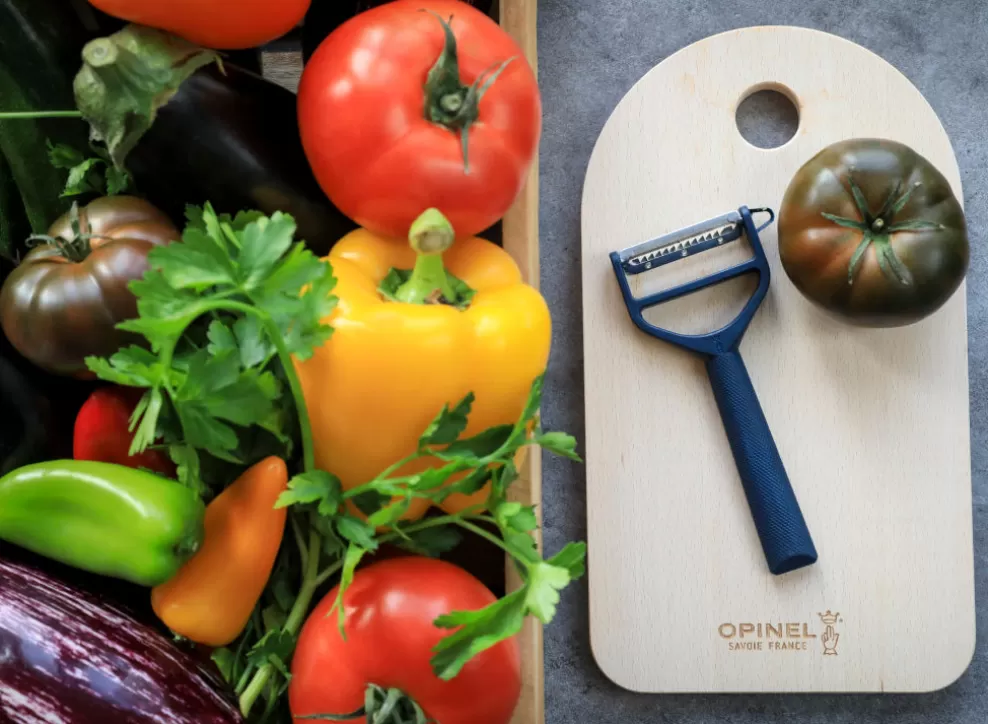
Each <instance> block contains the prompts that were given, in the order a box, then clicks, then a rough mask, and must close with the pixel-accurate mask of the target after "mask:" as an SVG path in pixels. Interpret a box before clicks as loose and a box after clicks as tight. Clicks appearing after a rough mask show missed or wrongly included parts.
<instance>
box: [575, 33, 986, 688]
mask: <svg viewBox="0 0 988 724" xmlns="http://www.w3.org/2000/svg"><path fill="white" fill-rule="evenodd" d="M862 78H867V79H868V82H867V83H863V82H861V79H862ZM762 87H775V88H779V89H782V90H784V92H786V93H787V94H788V95H790V96H791V97H792V98H793V99H794V100H795V102H796V104H797V107H798V108H799V112H800V123H799V129H798V131H797V134H796V136H795V137H794V138H793V139H792V140H791V141H789V142H788V143H787V144H785V145H783V146H782V147H780V148H777V149H770V150H764V149H757V148H755V147H753V146H751V145H749V144H748V143H747V142H746V141H744V140H743V139H742V138H741V136H740V134H739V133H738V130H737V127H736V124H735V119H734V113H735V110H736V108H737V105H738V103H739V102H740V101H741V100H742V99H743V98H744V97H745V96H746V95H748V94H749V93H750V92H752V91H753V90H755V89H759V88H762ZM861 136H881V137H887V138H893V139H896V140H899V141H902V142H904V143H906V144H908V145H910V146H912V147H913V148H915V149H916V150H917V151H919V152H920V153H921V154H923V155H924V156H926V157H927V158H928V159H929V160H931V161H932V162H933V164H934V165H935V166H937V167H938V168H939V169H940V170H941V171H942V172H943V173H944V174H945V175H946V177H947V179H948V180H949V181H950V183H951V185H952V186H953V189H954V192H955V194H956V195H957V196H958V198H962V194H961V187H960V178H959V173H958V168H957V163H956V160H955V158H954V156H953V152H952V149H951V145H950V142H949V140H948V138H947V136H946V133H945V132H944V130H943V128H942V126H941V124H940V122H939V121H938V119H937V117H936V115H935V113H934V112H933V110H932V109H931V108H930V106H929V104H928V103H927V102H926V101H925V100H924V99H923V97H922V96H921V95H920V93H919V92H918V91H917V90H916V89H915V87H914V86H912V85H911V84H910V83H909V82H908V80H907V79H906V78H905V77H904V76H902V75H901V74H900V73H899V72H898V71H896V70H895V69H894V68H893V67H892V66H890V65H888V64H887V63H886V62H885V61H883V60H882V59H880V58H879V57H877V56H875V55H874V54H872V53H871V52H869V51H867V50H865V49H863V48H861V47H859V46H857V45H854V44H852V43H850V42H848V41H845V40H842V39H839V38H837V37H834V36H831V35H827V34H824V33H821V32H818V31H813V30H807V29H801V28H781V27H762V28H749V29H744V30H738V31H732V32H729V33H726V34H723V35H718V36H714V37H712V38H708V39H705V40H703V41H700V42H699V43H696V44H695V45H692V46H689V47H688V48H685V49H683V50H682V51H680V52H679V53H676V54H675V55H673V56H670V57H669V58H667V59H666V60H665V61H663V62H662V63H661V64H660V65H659V66H657V67H656V68H654V69H653V70H652V71H650V72H649V73H648V74H647V75H646V76H645V77H644V78H643V79H642V80H641V81H640V82H639V83H638V84H637V85H636V86H635V87H634V88H633V89H632V90H631V91H630V92H629V93H628V94H627V95H626V96H625V98H624V99H623V100H622V101H621V102H620V104H619V105H618V106H617V108H616V109H615V111H614V113H613V115H612V116H611V118H610V119H609V121H608V122H607V124H606V125H605V127H604V129H603V131H602V132H601V134H600V137H599V139H598V142H597V145H596V147H595V149H594V152H593V155H592V158H591V161H590V164H589V169H588V171H587V176H586V181H585V186H584V196H583V208H582V224H583V240H582V244H583V307H584V319H583V322H584V340H585V344H584V354H585V385H586V421H587V422H586V424H587V506H588V526H589V551H590V560H589V580H590V621H591V643H592V648H593V652H594V656H595V658H596V660H597V662H598V664H599V665H600V666H601V668H602V670H603V671H604V672H605V673H606V674H607V675H608V676H609V677H610V678H611V679H613V680H614V681H615V682H617V683H618V684H619V685H621V686H623V687H625V688H628V689H632V690H635V691H649V692H772V691H802V692H820V691H831V692H843V691H853V692H865V691H874V692H878V691H890V692H891V691H928V690H934V689H938V688H941V687H944V686H946V685H948V684H950V683H951V682H953V681H954V680H955V679H956V678H957V677H959V676H960V674H961V673H962V672H963V671H964V669H965V668H966V667H967V665H968V663H969V662H970V660H971V657H972V654H973V650H974V642H975V635H974V617H975V609H974V566H973V544H972V543H973V542H972V511H971V470H970V432H969V416H968V367H967V329H966V325H967V323H966V289H965V287H962V288H961V289H960V290H959V292H958V293H957V294H955V296H954V297H953V298H952V299H951V300H950V301H949V302H948V304H947V305H946V306H945V307H944V308H942V309H941V310H940V311H939V312H937V313H936V314H935V315H933V316H931V317H929V318H928V319H926V320H924V321H923V322H921V323H918V324H916V325H912V326H909V327H905V328H899V329H886V330H866V329H857V328H852V327H849V326H845V325H842V324H840V323H838V322H836V321H833V320H832V319H830V318H828V317H825V316H824V315H823V314H822V313H820V312H818V311H817V310H815V309H814V308H813V307H811V305H810V304H809V303H808V302H806V301H805V300H804V299H803V298H802V297H801V296H800V295H799V293H798V292H797V291H796V290H795V288H794V287H793V285H792V284H791V283H790V282H789V281H788V279H787V278H786V276H785V273H784V272H783V270H782V268H781V266H780V264H779V259H778V252H777V239H776V231H775V230H776V227H775V226H774V225H773V226H771V227H769V228H768V229H766V230H765V231H764V232H763V234H762V242H763V244H764V245H765V248H766V251H767V253H768V256H769V260H770V264H771V267H772V286H771V288H770V291H769V294H768V297H767V299H766V301H765V302H764V303H763V305H762V308H761V310H760V311H759V312H758V314H757V315H756V317H755V319H754V322H753V323H752V325H751V328H750V329H749V332H748V334H747V336H746V338H745V341H744V343H743V344H742V346H741V353H742V355H743V357H744V358H745V361H746V363H747V366H748V369H749V372H750V374H751V377H752V381H753V383H754V386H755V388H756V390H757V391H758V394H759V397H760V400H761V404H762V407H763V409H764V411H765V414H766V417H767V419H768V421H769V424H770V425H771V427H772V429H773V432H774V435H775V440H776V442H777V444H778V447H779V449H780V452H781V455H782V458H783V460H784V462H785V464H786V467H787V469H788V472H789V476H790V479H791V481H792V484H793V487H794V489H795V491H796V494H797V496H798V498H799V501H800V503H801V505H802V508H803V513H804V515H805V517H806V519H807V522H808V524H809V527H810V530H811V532H812V534H813V537H814V540H815V542H816V545H817V548H818V551H819V554H820V559H819V561H818V563H817V564H816V565H814V566H811V567H809V568H806V569H803V570H800V571H797V572H795V573H790V574H787V575H785V576H781V577H775V576H772V575H771V574H769V573H768V571H767V569H766V566H765V562H764V558H763V556H762V552H761V549H760V547H759V544H758V539H757V536H756V533H755V530H754V526H753V524H752V522H751V516H750V513H749V511H748V508H747V505H746V502H745V499H744V496H743V492H742V489H741V485H740V481H739V479H738V475H737V472H736V469H735V467H734V463H733V459H732V457H731V454H730V449H729V447H728V444H727V440H726V438H725V435H724V431H723V428H722V426H721V422H720V419H719V417H718V413H717V408H716V405H715V403H714V400H713V396H712V394H711V392H710V389H709V383H708V382H707V379H706V376H705V374H704V371H703V366H702V362H701V361H700V360H699V359H697V358H694V357H692V356H690V355H688V354H687V353H684V352H681V351H679V350H677V349H674V348H672V347H670V346H668V345H666V344H664V343H662V342H660V341H658V340H655V339H653V338H651V337H648V336H647V335H645V334H644V333H642V332H640V331H638V330H637V329H636V328H635V327H634V326H633V324H632V323H631V321H630V319H629V317H628V314H627V311H626V309H625V307H624V303H623V301H622V299H621V296H620V293H619V290H618V286H617V283H616V281H615V278H614V273H613V271H612V269H611V265H610V263H609V260H608V257H607V255H608V253H609V252H610V251H613V250H617V249H620V248H623V247H626V246H631V245H633V244H636V243H639V242H642V241H645V240H647V239H649V238H652V237H655V236H658V235H660V234H663V233H666V232H669V231H673V230H675V229H677V228H680V227H683V226H686V225H689V224H691V223H695V222H698V221H702V220H704V219H706V218H709V217H711V216H714V215H717V214H720V213H722V212H725V211H728V210H731V209H736V208H737V207H738V206H740V205H742V204H746V205H749V206H752V207H755V206H763V205H768V206H772V207H773V208H775V209H776V210H778V206H779V203H780V201H781V198H782V194H783V191H784V189H785V187H786V185H787V184H788V182H789V180H790V179H791V177H792V175H793V173H795V171H796V170H797V169H798V168H799V166H800V165H801V164H802V163H803V162H805V161H806V160H807V159H809V158H810V157H811V156H812V155H814V154H815V153H816V152H817V151H819V150H820V149H821V148H823V147H824V146H826V145H828V144H830V143H832V142H835V141H837V140H841V139H844V138H850V137H861ZM710 254H711V255H716V252H710ZM703 256H707V255H703ZM673 266H676V265H673ZM716 303H717V300H716V299H707V300H705V302H704V303H701V304H700V305H699V306H694V307H692V308H690V307H689V305H686V304H683V305H680V306H681V309H680V310H679V314H678V322H679V323H681V324H682V325H683V326H684V327H686V328H694V329H695V328H697V327H698V326H700V325H701V324H707V325H709V324H710V323H711V321H712V320H713V317H712V311H711V309H712V307H713V306H715V305H716ZM720 321H723V320H720ZM828 611H829V613H830V614H831V615H829V616H828V615H827V614H828ZM821 614H823V615H822V616H821ZM769 624H771V627H772V628H771V629H769V627H768V626H769ZM828 624H829V625H830V626H831V627H832V628H831V630H830V633H831V636H829V637H826V640H827V641H828V642H829V644H828V646H825V645H824V639H825V636H824V634H825V632H826V631H827V626H828ZM834 636H839V638H838V639H836V646H835V645H834V638H833V637H834ZM804 645H805V648H804ZM828 647H829V649H830V650H831V651H835V652H836V653H835V654H833V655H825V653H824V652H825V650H827V648H828Z"/></svg>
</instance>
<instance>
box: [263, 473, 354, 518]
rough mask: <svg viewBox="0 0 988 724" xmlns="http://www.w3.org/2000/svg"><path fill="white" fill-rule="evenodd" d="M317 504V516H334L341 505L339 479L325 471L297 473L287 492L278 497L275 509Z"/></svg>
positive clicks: (341, 495) (289, 482) (341, 488)
mask: <svg viewBox="0 0 988 724" xmlns="http://www.w3.org/2000/svg"><path fill="white" fill-rule="evenodd" d="M309 503H318V504H319V514H320V515H325V516H332V515H335V514H336V512H337V511H338V510H339V507H340V505H342V503H343V487H342V486H341V485H340V479H339V478H337V477H336V476H335V475H333V474H332V473H328V472H326V471H325V470H310V471H309V472H305V473H299V474H298V475H296V476H295V477H293V478H292V479H291V480H289V481H288V490H286V491H285V492H283V493H282V494H281V495H279V496H278V502H277V503H275V506H274V507H275V508H287V507H288V506H289V505H305V504H309Z"/></svg>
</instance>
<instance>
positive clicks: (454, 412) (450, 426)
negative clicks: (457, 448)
mask: <svg viewBox="0 0 988 724" xmlns="http://www.w3.org/2000/svg"><path fill="white" fill-rule="evenodd" d="M475 399H476V397H475V396H474V394H473V393H472V392H471V393H469V394H468V395H467V396H466V397H464V398H463V399H462V400H460V401H459V402H458V403H457V404H456V405H455V406H454V407H453V408H452V409H451V408H450V406H449V405H445V406H443V409H442V412H440V413H439V414H438V415H436V417H435V419H434V420H433V421H432V422H430V423H429V426H428V427H427V428H425V432H423V433H422V436H421V437H420V438H419V449H420V450H421V449H423V448H426V447H428V446H430V445H449V444H450V443H452V442H455V441H456V438H458V437H459V436H460V435H462V434H463V431H464V430H466V428H467V418H468V416H469V415H470V408H471V407H472V406H473V401H474V400H475Z"/></svg>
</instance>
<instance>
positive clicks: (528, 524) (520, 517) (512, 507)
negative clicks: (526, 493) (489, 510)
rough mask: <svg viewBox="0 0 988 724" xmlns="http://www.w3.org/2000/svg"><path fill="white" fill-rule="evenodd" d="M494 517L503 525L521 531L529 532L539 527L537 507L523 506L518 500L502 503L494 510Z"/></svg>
mask: <svg viewBox="0 0 988 724" xmlns="http://www.w3.org/2000/svg"><path fill="white" fill-rule="evenodd" d="M494 517H495V518H496V519H497V521H498V524H499V525H501V527H504V528H510V529H512V530H516V531H518V532H520V533H528V532H529V531H533V530H535V529H536V528H538V527H539V520H538V516H536V515H535V507H534V506H531V505H524V506H523V505H522V504H521V503H518V502H510V503H501V504H500V505H499V506H497V508H496V509H495V511H494Z"/></svg>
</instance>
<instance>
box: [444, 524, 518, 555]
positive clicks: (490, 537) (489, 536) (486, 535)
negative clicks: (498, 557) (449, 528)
mask: <svg viewBox="0 0 988 724" xmlns="http://www.w3.org/2000/svg"><path fill="white" fill-rule="evenodd" d="M453 522H454V523H456V525H458V526H460V527H461V528H463V529H464V530H468V531H470V532H471V533H475V534H477V535H479V536H480V537H481V538H486V539H487V540H489V541H490V542H491V543H493V544H494V545H496V546H497V547H498V548H500V549H501V550H503V551H504V552H505V553H507V554H508V555H510V556H511V557H512V558H517V556H515V554H514V553H512V552H511V549H510V548H508V546H507V545H506V544H505V542H504V541H503V540H501V539H500V538H498V537H497V536H496V535H494V534H492V533H488V532H487V531H486V530H484V529H483V528H481V527H480V526H478V525H474V524H473V523H470V522H468V521H466V520H463V518H459V517H457V518H456V519H455V520H454V521H453Z"/></svg>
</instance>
